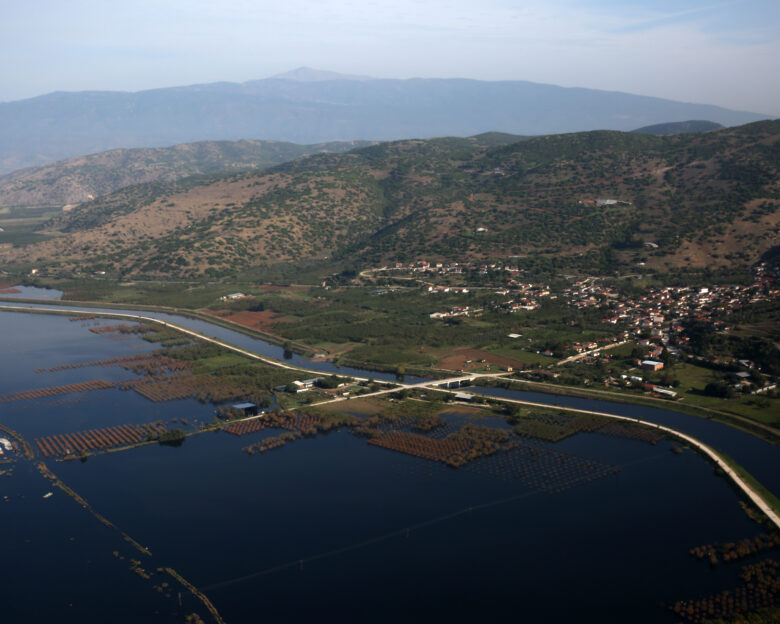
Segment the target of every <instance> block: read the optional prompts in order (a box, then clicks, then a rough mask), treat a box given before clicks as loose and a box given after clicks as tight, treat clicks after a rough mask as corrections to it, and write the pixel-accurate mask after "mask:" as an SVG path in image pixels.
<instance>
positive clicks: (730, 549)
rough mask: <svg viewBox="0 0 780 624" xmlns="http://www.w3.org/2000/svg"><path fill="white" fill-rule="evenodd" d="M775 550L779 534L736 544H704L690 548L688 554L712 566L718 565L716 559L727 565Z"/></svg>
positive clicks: (779, 544)
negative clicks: (704, 560)
mask: <svg viewBox="0 0 780 624" xmlns="http://www.w3.org/2000/svg"><path fill="white" fill-rule="evenodd" d="M775 548H780V533H772V534H770V535H767V534H762V535H758V536H756V537H749V538H745V539H742V540H739V541H738V542H725V543H722V544H705V545H704V546H696V547H695V548H691V550H690V551H689V552H690V554H691V555H693V556H694V557H696V558H697V559H706V560H708V561H709V562H710V563H712V564H713V565H714V564H716V563H718V557H720V558H721V559H722V560H723V561H724V562H726V563H728V562H731V561H738V560H739V559H744V558H745V557H750V556H752V555H755V554H758V553H760V552H764V551H767V550H772V549H775Z"/></svg>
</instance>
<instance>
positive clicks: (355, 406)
mask: <svg viewBox="0 0 780 624" xmlns="http://www.w3.org/2000/svg"><path fill="white" fill-rule="evenodd" d="M387 406H388V403H387V402H385V401H382V400H381V399H371V398H369V399H349V400H348V401H337V402H335V403H329V404H326V405H318V406H317V407H316V408H315V409H316V410H317V411H321V412H325V413H331V414H333V413H335V414H348V415H355V414H359V415H361V416H374V415H376V414H379V413H381V412H382V411H384V410H386V409H387Z"/></svg>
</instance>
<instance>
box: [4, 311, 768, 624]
mask: <svg viewBox="0 0 780 624" xmlns="http://www.w3.org/2000/svg"><path fill="white" fill-rule="evenodd" d="M198 323H200V321H198ZM110 324H116V321H109V320H101V319H92V320H89V321H75V322H74V321H69V320H68V318H67V317H60V316H46V315H33V314H22V313H11V312H4V313H2V314H0V344H2V349H3V358H2V360H1V361H0V394H3V395H8V394H10V393H13V392H18V391H20V390H29V389H35V388H42V387H52V386H59V385H68V384H76V383H82V382H85V381H94V380H97V379H100V380H104V381H107V382H121V381H128V380H131V379H133V378H134V377H135V373H133V372H131V371H129V370H125V369H123V368H121V367H117V366H85V367H71V368H63V369H60V370H56V371H51V372H35V371H36V370H37V369H42V368H51V367H59V366H64V365H76V364H79V363H88V362H94V361H98V360H106V359H109V358H116V357H124V356H128V355H136V354H143V353H149V352H151V351H152V350H154V348H155V346H154V345H151V344H149V343H147V342H144V341H143V340H141V339H140V338H139V337H138V336H136V335H119V334H116V333H110V332H109V333H95V332H92V331H90V328H96V327H99V326H101V325H110ZM221 331H222V328H213V330H212V329H211V328H209V330H207V331H204V333H208V334H209V335H219V334H220V332H221ZM225 331H229V330H225ZM239 335H240V334H239ZM245 338H246V337H245ZM250 340H252V339H250ZM242 346H243V345H242ZM521 394H522V395H523V396H522V397H521V398H525V397H527V396H528V395H527V393H521ZM544 396H547V395H544ZM548 398H549V397H548ZM565 399H566V397H552V398H551V400H553V401H554V402H561V404H563V402H564V400H565ZM530 400H535V398H530ZM586 403H588V404H589V405H591V409H598V408H593V407H592V404H594V403H597V402H586ZM608 405H609V406H612V407H613V408H615V409H619V410H623V411H625V412H626V413H629V414H632V413H634V412H633V411H632V410H651V411H652V408H638V407H634V406H629V405H618V404H608ZM655 411H657V412H661V411H663V410H655ZM213 413H214V408H213V406H210V405H205V404H201V403H198V402H197V401H195V400H193V399H186V400H178V401H169V402H165V403H152V402H150V401H148V400H146V399H144V398H143V397H141V396H140V395H138V394H136V393H134V392H132V391H123V390H120V389H118V388H109V389H105V390H96V391H90V392H81V393H69V394H65V395H60V396H52V397H46V398H35V399H27V400H15V401H5V402H0V424H3V425H6V426H8V427H11V428H12V429H14V430H16V431H18V432H19V433H20V434H21V435H23V436H25V437H26V438H27V439H28V440H29V441H32V440H33V439H34V438H37V437H40V436H43V435H51V434H54V433H67V432H75V431H82V430H85V429H95V428H100V427H107V426H114V425H119V424H132V423H146V422H152V421H156V420H161V421H166V422H169V423H171V422H174V421H175V422H181V420H182V419H186V421H187V422H188V423H189V425H190V426H191V425H194V424H196V423H200V422H208V421H211V420H212V419H213ZM621 413H622V412H621ZM642 413H643V414H644V412H642ZM672 414H674V413H672ZM678 416H682V415H678ZM642 417H643V418H645V416H644V415H643V416H642ZM446 418H447V419H448V420H450V421H451V422H453V423H455V422H456V421H462V420H464V417H463V416H459V417H458V416H446ZM670 418H676V416H670ZM688 418H693V417H688ZM697 420H698V419H695V418H694V419H693V421H697ZM693 421H692V423H693ZM480 422H481V423H483V424H489V423H488V421H486V420H482V421H477V423H478V424H479V423H480ZM700 422H702V423H706V424H707V425H715V424H717V423H712V422H710V421H700ZM692 423H688V425H686V426H694V425H693V424H692ZM674 426H676V425H674ZM712 431H715V430H714V429H707V430H703V431H702V435H703V436H704V435H715V434H714V433H708V432H712ZM729 431H734V430H730V429H729ZM278 433H279V432H278V431H269V430H266V431H262V432H258V433H256V434H251V435H248V436H243V437H237V436H231V435H229V434H227V433H225V432H209V433H204V434H200V435H196V436H192V437H189V438H187V440H186V441H185V442H184V444H183V445H181V446H179V447H167V446H160V445H149V446H143V447H140V448H137V449H133V450H129V451H123V452H118V453H112V454H105V455H97V456H92V457H90V458H89V459H87V460H86V461H84V462H81V461H69V462H57V461H52V460H51V459H49V460H47V462H46V463H47V465H48V466H49V468H50V469H51V470H52V471H53V472H54V473H55V474H56V475H57V476H58V477H59V478H61V479H62V480H63V482H64V483H65V484H66V485H67V486H69V487H70V488H72V489H73V490H74V491H75V492H77V493H78V494H79V495H80V496H82V497H83V498H84V499H86V501H88V503H89V504H90V505H91V507H92V509H93V510H94V511H95V512H97V513H99V514H100V515H102V516H104V517H105V518H107V519H108V520H109V521H110V522H111V523H113V524H114V525H115V526H116V527H117V529H118V530H114V529H112V528H109V527H107V526H105V525H104V524H101V523H100V522H99V521H98V519H97V518H96V517H95V516H94V515H93V514H91V513H90V512H89V510H87V509H84V508H83V507H82V506H81V505H80V504H79V503H78V502H77V501H75V500H73V499H71V498H69V497H67V496H66V495H65V494H64V493H63V492H62V491H61V490H60V489H58V488H55V487H52V485H51V484H50V483H49V482H48V481H47V480H45V479H44V478H43V477H42V476H41V475H40V474H39V472H38V471H37V470H36V468H35V466H34V464H33V463H32V462H29V461H27V460H24V459H22V458H17V459H16V460H15V461H14V462H13V463H11V464H3V465H0V469H10V470H11V471H12V474H11V476H7V475H6V476H3V477H2V478H0V497H3V501H2V502H0V510H1V512H2V516H1V517H2V521H3V526H4V527H5V528H6V540H5V542H6V543H7V545H8V547H7V548H4V551H3V556H2V559H3V562H4V565H3V566H0V583H2V585H0V586H2V587H3V596H4V600H3V621H4V622H6V621H7V622H29V621H49V620H50V621H62V622H71V621H72V622H82V623H83V622H107V621H111V622H138V621H149V622H157V621H159V622H183V621H184V618H185V616H186V615H187V614H190V613H193V612H197V613H199V614H200V616H201V617H202V618H203V619H204V621H213V620H210V619H209V618H210V616H209V613H208V611H206V609H205V608H204V607H203V604H202V603H201V602H200V601H199V600H197V598H195V597H194V596H193V595H192V594H191V593H190V592H188V591H187V590H186V589H185V588H183V587H181V586H179V585H177V584H176V583H175V582H173V580H172V579H171V577H169V576H165V575H164V574H155V575H153V576H152V577H151V578H150V579H145V578H143V577H142V576H141V575H140V574H139V573H138V572H137V571H136V572H135V573H134V572H133V571H131V569H130V568H131V565H132V564H131V560H132V559H135V560H138V561H140V562H141V563H140V566H141V567H142V568H143V570H146V571H147V572H154V571H155V570H156V569H157V568H165V567H171V568H174V569H175V570H176V571H177V572H178V573H179V574H181V576H183V577H184V578H186V579H187V580H188V581H189V582H190V583H192V584H193V585H195V586H196V587H198V588H199V589H200V590H201V591H203V592H204V594H206V595H207V596H208V598H209V599H210V600H211V601H212V602H213V603H214V605H215V607H216V608H217V609H218V610H219V613H220V614H221V615H222V617H223V618H224V621H225V622H228V623H230V624H235V623H241V622H255V621H259V620H261V619H265V620H268V621H271V622H310V621H312V620H313V619H315V618H316V619H322V618H326V619H334V620H339V621H358V620H359V621H372V622H375V621H378V622H390V621H394V622H397V621H410V622H430V621H453V622H462V621H474V620H476V619H479V620H497V619H505V618H512V617H514V618H518V617H519V618H520V619H522V620H524V621H529V622H572V621H577V622H591V621H593V622H596V621H597V622H629V621H630V622H664V621H668V622H674V621H676V619H675V617H674V616H673V615H672V614H671V612H670V611H669V609H668V606H669V605H670V604H672V603H674V602H675V601H677V600H680V599H691V598H697V597H701V596H705V595H708V594H712V593H715V592H718V591H721V590H723V589H728V588H733V587H735V586H736V584H737V576H738V574H739V568H740V564H738V563H737V564H733V563H732V564H720V565H718V566H716V567H714V568H710V566H709V565H708V564H707V563H705V562H702V561H698V560H696V559H695V558H693V557H692V556H690V555H689V554H688V550H689V549H690V548H691V547H694V546H698V545H702V544H707V543H713V542H728V541H734V540H737V539H741V538H746V537H753V536H756V535H758V534H760V533H762V532H763V529H762V527H761V526H759V525H758V524H756V523H755V522H753V521H751V520H750V519H749V518H748V517H747V516H746V515H745V513H744V512H743V511H742V509H741V508H740V506H739V504H738V501H739V498H738V496H737V494H736V493H735V491H734V490H733V489H732V487H731V486H730V485H729V483H728V482H727V481H726V480H724V479H722V478H720V477H717V476H716V475H715V474H714V469H713V467H712V466H711V465H710V464H709V463H707V462H706V461H705V460H704V459H703V458H701V457H700V456H698V455H697V454H695V453H693V452H691V451H688V450H685V451H684V452H683V453H681V454H675V453H672V452H671V449H672V447H674V446H677V445H676V444H675V443H674V442H673V441H669V440H662V441H660V442H658V443H657V444H655V445H653V444H648V443H646V442H641V441H637V440H630V439H625V438H618V437H609V436H606V435H602V434H598V433H589V434H584V433H581V434H577V435H574V436H572V437H570V438H567V439H565V440H563V441H561V442H558V443H555V444H547V443H541V442H539V443H533V444H530V443H527V444H526V443H524V444H525V446H521V447H520V448H519V449H518V450H513V451H510V452H507V453H506V454H502V455H501V456H492V457H485V458H482V459H479V460H477V461H476V462H473V463H472V464H469V465H468V466H466V467H464V468H461V469H457V470H456V469H452V468H448V467H446V466H444V465H442V464H439V463H434V462H430V461H426V460H423V459H418V458H415V457H412V456H409V455H405V454H401V453H397V452H393V451H390V450H387V449H383V448H378V447H376V446H372V445H369V444H368V443H367V442H366V440H365V439H362V438H359V437H356V436H355V435H353V434H352V433H350V431H349V430H344V429H343V430H338V431H335V432H332V433H329V434H321V435H318V436H317V437H316V438H313V439H302V440H298V441H295V442H293V443H291V444H288V445H287V446H285V447H283V448H280V449H276V450H273V451H270V452H267V453H263V454H261V455H253V456H250V455H248V454H246V453H244V452H242V450H241V449H242V447H245V446H246V445H247V444H251V443H254V442H256V441H258V440H260V439H262V438H263V437H264V436H268V435H277V434H278ZM734 433H736V434H739V433H740V432H734ZM0 435H3V434H0ZM742 435H746V434H742ZM747 437H748V438H751V437H750V436H747ZM751 439H754V438H751ZM743 443H744V444H748V443H747V442H745V441H740V442H739V443H737V444H736V446H739V445H741V444H743ZM762 444H766V443H762ZM768 446H769V445H768ZM758 448H761V449H763V450H761V452H762V453H764V455H762V456H761V458H759V459H757V460H756V462H757V464H756V466H754V467H753V468H749V469H751V470H753V469H757V468H760V467H761V466H759V465H758V464H759V463H760V464H761V465H764V464H767V463H768V465H766V466H764V470H765V471H766V472H767V474H769V473H770V472H771V467H772V466H773V465H774V466H777V461H778V455H777V452H776V449H775V448H774V447H771V446H769V449H768V450H767V449H764V448H763V447H755V448H753V447H748V450H749V451H750V452H751V453H753V452H755V451H756V449H758ZM734 450H738V449H736V448H735V449H734ZM730 452H731V451H730ZM746 452H747V451H746ZM731 454H732V455H734V456H735V457H736V455H737V454H738V453H734V452H731ZM39 459H40V458H39ZM740 461H742V460H741V459H740ZM545 462H546V463H545ZM573 466H574V467H584V468H578V469H577V470H573V468H572V467H573ZM583 471H584V472H583ZM588 471H591V472H588ZM588 474H590V475H592V478H582V477H583V476H587V475H588ZM545 484H549V485H550V486H554V487H549V488H545ZM50 491H51V492H53V495H52V496H51V497H49V498H43V496H44V494H46V493H47V492H50ZM21 496H23V498H21ZM4 497H7V502H6V499H5V498H4ZM119 531H122V532H124V533H125V534H127V535H128V536H130V537H131V538H132V539H134V540H136V541H137V542H139V543H140V544H141V545H143V546H145V547H147V548H148V549H149V550H150V551H151V553H152V555H151V556H147V555H143V554H141V553H140V552H138V551H137V550H135V549H134V548H133V547H132V546H131V545H130V544H129V543H128V542H126V541H125V540H124V539H122V535H121V534H120V532H119ZM749 561H750V560H749ZM163 582H165V583H167V585H166V586H165V587H163V586H162V583H163Z"/></svg>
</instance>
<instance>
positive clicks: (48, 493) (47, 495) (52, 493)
mask: <svg viewBox="0 0 780 624" xmlns="http://www.w3.org/2000/svg"><path fill="white" fill-rule="evenodd" d="M52 496H54V492H46V494H44V495H43V497H44V498H51V497H52Z"/></svg>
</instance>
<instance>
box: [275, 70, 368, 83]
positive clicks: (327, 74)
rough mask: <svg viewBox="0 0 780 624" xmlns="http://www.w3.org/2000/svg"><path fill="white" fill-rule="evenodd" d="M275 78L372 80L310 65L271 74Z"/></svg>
mask: <svg viewBox="0 0 780 624" xmlns="http://www.w3.org/2000/svg"><path fill="white" fill-rule="evenodd" d="M271 78H273V79H275V80H295V81H297V82H322V81H325V80H372V78H371V76H357V75H354V74H339V73H338V72H332V71H325V70H322V69H312V68H311V67H298V68H297V69H293V70H291V71H288V72H282V73H281V74H275V75H274V76H271Z"/></svg>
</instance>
